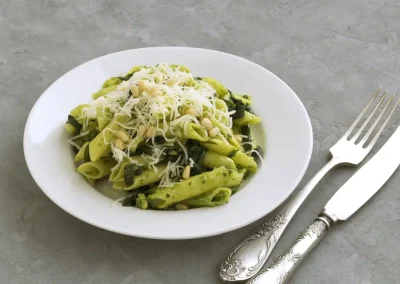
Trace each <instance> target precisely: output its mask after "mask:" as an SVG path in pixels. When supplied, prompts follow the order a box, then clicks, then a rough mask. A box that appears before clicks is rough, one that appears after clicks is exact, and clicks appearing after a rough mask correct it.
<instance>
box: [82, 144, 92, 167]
mask: <svg viewBox="0 0 400 284" xmlns="http://www.w3.org/2000/svg"><path fill="white" fill-rule="evenodd" d="M83 161H84V162H85V163H87V162H90V153H89V145H87V146H86V149H85V153H84V156H83Z"/></svg>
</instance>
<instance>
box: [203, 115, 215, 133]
mask: <svg viewBox="0 0 400 284" xmlns="http://www.w3.org/2000/svg"><path fill="white" fill-rule="evenodd" d="M201 125H203V127H204V128H205V129H206V130H207V131H208V130H211V129H212V128H213V125H212V123H211V120H209V119H208V118H207V117H205V118H203V119H202V120H201Z"/></svg>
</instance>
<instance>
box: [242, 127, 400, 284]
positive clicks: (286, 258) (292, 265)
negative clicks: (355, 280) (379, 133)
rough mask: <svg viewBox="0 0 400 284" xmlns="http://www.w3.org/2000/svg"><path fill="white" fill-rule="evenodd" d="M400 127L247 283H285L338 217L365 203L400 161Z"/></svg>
mask: <svg viewBox="0 0 400 284" xmlns="http://www.w3.org/2000/svg"><path fill="white" fill-rule="evenodd" d="M399 145H400V127H398V128H397V130H396V131H395V133H394V134H393V135H392V136H391V137H390V139H389V140H388V141H387V142H386V143H385V145H384V146H383V147H382V148H381V150H380V151H379V152H378V153H377V154H376V155H375V156H374V157H372V158H371V160H370V161H368V163H366V164H365V165H364V166H363V167H362V168H361V169H360V170H358V171H357V173H355V174H354V175H353V176H352V177H351V178H350V179H349V180H348V181H347V182H346V183H345V184H344V185H343V186H342V187H341V188H340V189H339V190H338V191H337V192H336V193H335V195H334V196H333V197H332V198H331V199H330V200H329V202H328V203H327V204H326V205H325V208H324V210H323V211H322V212H321V214H320V215H319V216H318V218H317V219H315V220H314V222H313V223H312V224H311V225H310V226H308V228H307V229H306V230H305V231H304V232H303V233H302V234H301V235H300V237H299V238H298V239H297V240H296V241H295V242H294V244H293V245H292V247H291V248H290V249H288V250H287V251H286V252H285V253H284V254H283V255H282V256H281V257H279V258H278V260H277V261H275V262H274V263H273V264H272V265H271V266H269V267H268V268H266V269H265V270H262V271H261V272H260V273H259V274H258V275H257V276H256V277H255V278H253V279H252V280H250V281H249V282H247V284H278V283H279V284H283V283H286V282H287V280H288V279H289V278H290V276H291V275H292V273H293V272H294V270H295V269H296V268H297V267H298V266H299V265H300V263H301V261H302V260H303V259H304V258H305V257H306V256H307V255H308V254H309V253H310V251H311V250H312V248H313V247H314V246H315V245H316V244H317V243H318V242H319V241H320V240H321V239H322V237H323V236H324V235H325V234H326V233H327V231H328V230H329V229H330V228H331V227H332V226H333V225H335V224H336V223H337V222H338V221H345V220H347V219H348V218H349V217H350V216H352V215H353V214H354V213H355V212H356V211H357V210H358V209H359V208H360V207H361V206H363V205H364V204H365V203H366V202H367V201H368V200H369V199H370V198H371V197H372V196H373V195H374V194H375V193H376V192H377V191H378V190H379V189H380V188H381V187H382V186H383V185H384V184H385V182H386V181H387V180H388V179H389V178H390V176H391V175H392V174H393V173H394V171H395V170H396V169H397V167H398V166H399V164H400V147H399Z"/></svg>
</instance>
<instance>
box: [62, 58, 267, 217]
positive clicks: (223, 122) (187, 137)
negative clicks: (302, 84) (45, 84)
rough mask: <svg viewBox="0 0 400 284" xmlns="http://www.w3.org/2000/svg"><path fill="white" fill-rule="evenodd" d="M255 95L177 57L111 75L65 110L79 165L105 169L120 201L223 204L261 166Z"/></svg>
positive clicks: (83, 170) (102, 173) (147, 205)
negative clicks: (229, 86)
mask: <svg viewBox="0 0 400 284" xmlns="http://www.w3.org/2000/svg"><path fill="white" fill-rule="evenodd" d="M251 104H252V99H251V97H250V96H247V95H239V94H234V93H232V92H231V91H230V90H229V89H227V88H226V87H225V86H224V85H223V84H222V83H221V82H220V81H218V80H216V79H214V78H210V77H193V75H192V74H191V72H190V70H189V69H188V68H187V67H185V66H182V65H178V64H157V65H155V66H135V67H133V68H132V69H130V70H129V71H128V72H127V73H126V74H124V75H121V76H116V77H111V78H109V79H107V80H105V81H104V83H103V84H102V86H101V88H100V89H99V90H97V91H96V92H95V93H93V94H92V100H91V101H90V102H89V103H87V104H81V105H79V106H77V107H75V108H74V109H73V110H71V112H70V113H69V115H68V119H67V122H66V124H65V130H66V131H67V132H68V133H69V134H70V135H71V136H72V137H71V138H70V139H69V140H68V142H69V144H71V145H72V147H74V148H75V150H76V155H75V158H74V161H75V163H76V166H77V168H76V171H77V172H78V173H80V174H81V175H82V176H83V177H84V178H85V179H86V180H87V181H88V182H89V183H90V184H95V182H96V181H98V180H100V179H104V178H107V177H108V181H109V182H110V183H112V187H113V188H114V190H118V191H124V192H126V198H125V199H124V200H123V201H122V205H123V206H134V207H137V208H140V209H156V210H171V209H177V210H182V209H190V208H198V207H215V206H220V205H223V204H226V203H228V202H229V199H230V197H231V195H232V194H234V193H235V192H236V191H237V190H238V188H239V187H240V186H241V184H242V183H243V181H244V179H245V178H247V177H248V176H249V175H251V174H254V173H255V172H256V171H257V170H258V164H257V162H258V161H259V160H260V159H261V158H262V155H263V154H262V149H261V147H260V146H258V145H257V144H256V141H255V140H254V138H253V135H252V134H253V133H252V131H251V128H250V125H253V124H257V123H260V121H261V119H260V118H259V117H257V116H256V114H254V112H253V111H252V109H251Z"/></svg>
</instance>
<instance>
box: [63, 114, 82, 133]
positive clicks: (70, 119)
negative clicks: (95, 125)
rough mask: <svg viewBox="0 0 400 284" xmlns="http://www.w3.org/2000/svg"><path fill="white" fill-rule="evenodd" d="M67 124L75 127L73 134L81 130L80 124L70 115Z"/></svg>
mask: <svg viewBox="0 0 400 284" xmlns="http://www.w3.org/2000/svg"><path fill="white" fill-rule="evenodd" d="M67 123H69V124H71V125H73V126H74V127H75V129H76V130H75V133H79V132H80V131H81V129H82V124H80V123H79V121H78V120H76V118H75V117H73V116H72V115H70V114H69V115H68V120H67Z"/></svg>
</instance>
